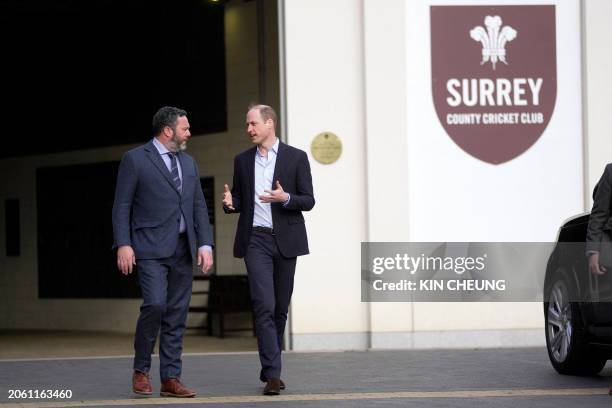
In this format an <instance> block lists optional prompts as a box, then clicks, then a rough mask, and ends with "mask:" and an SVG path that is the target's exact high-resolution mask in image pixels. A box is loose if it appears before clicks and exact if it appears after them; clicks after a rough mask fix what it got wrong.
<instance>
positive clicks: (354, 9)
mask: <svg viewBox="0 0 612 408" xmlns="http://www.w3.org/2000/svg"><path fill="white" fill-rule="evenodd" d="M285 30H286V36H285V50H286V55H285V58H286V59H285V64H286V74H287V80H286V89H287V95H286V98H287V126H288V128H287V140H288V142H289V143H290V144H291V145H293V146H295V147H298V148H300V149H303V150H305V151H307V152H308V153H309V154H310V143H311V141H312V139H313V138H314V136H316V135H317V134H318V133H320V132H323V131H331V132H334V133H336V134H337V135H338V136H339V137H340V139H341V140H342V143H343V151H342V156H341V157H340V159H339V160H338V161H337V162H336V163H334V164H331V165H322V164H319V163H318V162H316V161H315V160H314V159H313V158H312V157H310V163H311V166H312V176H313V184H314V194H315V199H316V205H315V207H314V209H313V210H312V211H311V212H310V213H306V214H305V217H306V227H307V231H308V238H309V244H310V252H311V255H308V256H304V257H300V258H299V259H298V263H297V269H296V277H295V289H294V294H293V301H292V306H291V312H292V314H291V322H292V328H291V329H292V337H293V339H292V340H293V347H294V348H295V349H309V348H328V347H329V346H328V343H327V342H328V341H329V338H330V336H332V337H333V338H334V339H335V343H334V344H342V345H343V348H347V349H351V348H364V347H366V346H367V335H366V332H367V331H368V326H367V316H366V313H367V305H366V304H362V303H360V301H359V299H360V280H359V274H360V272H359V271H360V242H361V241H363V240H364V239H365V237H366V235H365V234H366V183H365V178H366V177H367V175H366V167H365V161H366V157H365V129H364V126H365V121H364V112H365V109H364V84H363V70H364V64H363V47H362V41H361V37H362V32H363V21H362V18H361V4H360V2H357V1H354V0H334V1H332V2H330V1H326V0H309V1H303V0H288V1H286V2H285ZM321 341H323V343H321Z"/></svg>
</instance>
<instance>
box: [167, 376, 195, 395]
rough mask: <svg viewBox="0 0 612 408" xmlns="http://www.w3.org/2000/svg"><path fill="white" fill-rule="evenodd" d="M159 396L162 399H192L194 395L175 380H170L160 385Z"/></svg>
mask: <svg viewBox="0 0 612 408" xmlns="http://www.w3.org/2000/svg"><path fill="white" fill-rule="evenodd" d="M159 394H160V395H161V396H163V397H176V398H192V397H195V395H196V393H195V392H194V391H192V390H190V389H189V388H187V387H185V386H184V385H183V384H181V382H180V381H179V380H177V379H176V378H170V379H169V380H166V381H164V382H163V383H162V386H161V389H160V390H159Z"/></svg>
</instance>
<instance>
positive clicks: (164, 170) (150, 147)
mask: <svg viewBox="0 0 612 408" xmlns="http://www.w3.org/2000/svg"><path fill="white" fill-rule="evenodd" d="M145 150H146V152H147V157H148V158H149V160H151V161H152V162H153V164H154V165H155V167H157V170H159V172H160V173H161V174H162V176H163V177H164V178H165V179H166V181H167V182H168V183H169V184H170V186H172V188H173V189H174V191H176V192H177V194H180V193H179V191H178V190H177V189H176V186H175V185H174V181H172V176H171V175H170V172H169V171H168V167H166V163H164V160H163V159H162V158H161V155H160V154H159V151H158V150H157V148H156V147H155V145H154V144H153V142H149V143H148V144H147V146H146V148H145Z"/></svg>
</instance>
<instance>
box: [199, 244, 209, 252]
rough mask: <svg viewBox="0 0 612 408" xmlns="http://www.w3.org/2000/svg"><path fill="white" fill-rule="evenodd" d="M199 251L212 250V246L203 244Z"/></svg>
mask: <svg viewBox="0 0 612 408" xmlns="http://www.w3.org/2000/svg"><path fill="white" fill-rule="evenodd" d="M198 251H206V252H212V246H210V245H202V246H201V247H199V248H198Z"/></svg>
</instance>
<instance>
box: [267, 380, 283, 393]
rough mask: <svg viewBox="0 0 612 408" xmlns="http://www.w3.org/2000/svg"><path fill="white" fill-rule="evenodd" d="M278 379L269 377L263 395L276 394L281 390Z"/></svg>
mask: <svg viewBox="0 0 612 408" xmlns="http://www.w3.org/2000/svg"><path fill="white" fill-rule="evenodd" d="M280 387H281V385H280V380H279V379H278V378H270V379H269V380H268V381H267V382H266V386H265V387H264V390H263V395H278V394H280V390H281V388H280Z"/></svg>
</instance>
